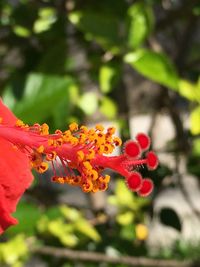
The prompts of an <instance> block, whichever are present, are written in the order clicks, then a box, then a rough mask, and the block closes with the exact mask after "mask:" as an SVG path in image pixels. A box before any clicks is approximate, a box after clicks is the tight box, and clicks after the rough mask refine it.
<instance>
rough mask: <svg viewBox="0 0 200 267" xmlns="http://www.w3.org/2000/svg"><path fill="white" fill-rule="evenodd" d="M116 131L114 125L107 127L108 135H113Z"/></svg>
mask: <svg viewBox="0 0 200 267" xmlns="http://www.w3.org/2000/svg"><path fill="white" fill-rule="evenodd" d="M115 132H116V128H115V127H109V128H108V129H107V133H108V134H110V135H113V134H114V133H115Z"/></svg>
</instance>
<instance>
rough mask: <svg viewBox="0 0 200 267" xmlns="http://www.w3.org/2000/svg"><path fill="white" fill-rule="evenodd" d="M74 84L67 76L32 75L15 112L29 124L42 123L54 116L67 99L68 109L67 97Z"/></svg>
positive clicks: (15, 107)
mask: <svg viewBox="0 0 200 267" xmlns="http://www.w3.org/2000/svg"><path fill="white" fill-rule="evenodd" d="M73 84H74V82H73V80H72V79H71V78H70V77H67V76H65V77H63V76H58V75H43V74H39V73H34V74H30V75H29V76H28V78H27V80H26V84H25V88H24V95H23V97H22V99H21V100H20V101H18V102H16V105H15V106H14V108H13V111H14V113H15V114H16V115H17V116H18V117H19V118H21V119H22V120H24V121H26V122H27V123H35V122H42V121H44V120H45V119H46V118H48V117H49V116H50V115H52V114H53V112H54V110H55V109H56V108H57V105H58V104H59V103H60V101H62V100H63V98H65V97H66V98H65V99H66V109H67V107H68V100H69V98H68V97H67V95H68V91H69V90H70V87H71V86H72V85H73Z"/></svg>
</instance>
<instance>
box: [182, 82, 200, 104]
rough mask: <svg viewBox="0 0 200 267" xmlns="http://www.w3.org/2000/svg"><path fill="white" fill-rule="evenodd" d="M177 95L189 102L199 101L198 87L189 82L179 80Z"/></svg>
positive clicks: (199, 91)
mask: <svg viewBox="0 0 200 267" xmlns="http://www.w3.org/2000/svg"><path fill="white" fill-rule="evenodd" d="M179 94H180V95H181V96H183V97H185V98H187V99H188V100H190V101H200V90H199V88H198V85H197V84H193V83H191V82H189V81H186V80H180V82H179Z"/></svg>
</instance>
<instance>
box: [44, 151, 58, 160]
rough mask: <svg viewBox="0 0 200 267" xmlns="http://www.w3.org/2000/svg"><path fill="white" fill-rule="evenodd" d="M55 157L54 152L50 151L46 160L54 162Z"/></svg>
mask: <svg viewBox="0 0 200 267" xmlns="http://www.w3.org/2000/svg"><path fill="white" fill-rule="evenodd" d="M56 156H57V155H56V152H55V151H52V152H50V153H48V154H46V160H48V161H52V160H54V159H55V158H56Z"/></svg>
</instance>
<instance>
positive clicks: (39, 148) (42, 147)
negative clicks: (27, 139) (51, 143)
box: [36, 145, 44, 153]
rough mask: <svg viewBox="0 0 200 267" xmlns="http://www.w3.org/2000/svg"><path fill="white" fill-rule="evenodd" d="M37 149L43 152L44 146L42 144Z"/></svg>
mask: <svg viewBox="0 0 200 267" xmlns="http://www.w3.org/2000/svg"><path fill="white" fill-rule="evenodd" d="M36 150H37V152H38V153H43V152H44V146H43V145H41V146H39V147H38V148H37V149H36Z"/></svg>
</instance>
